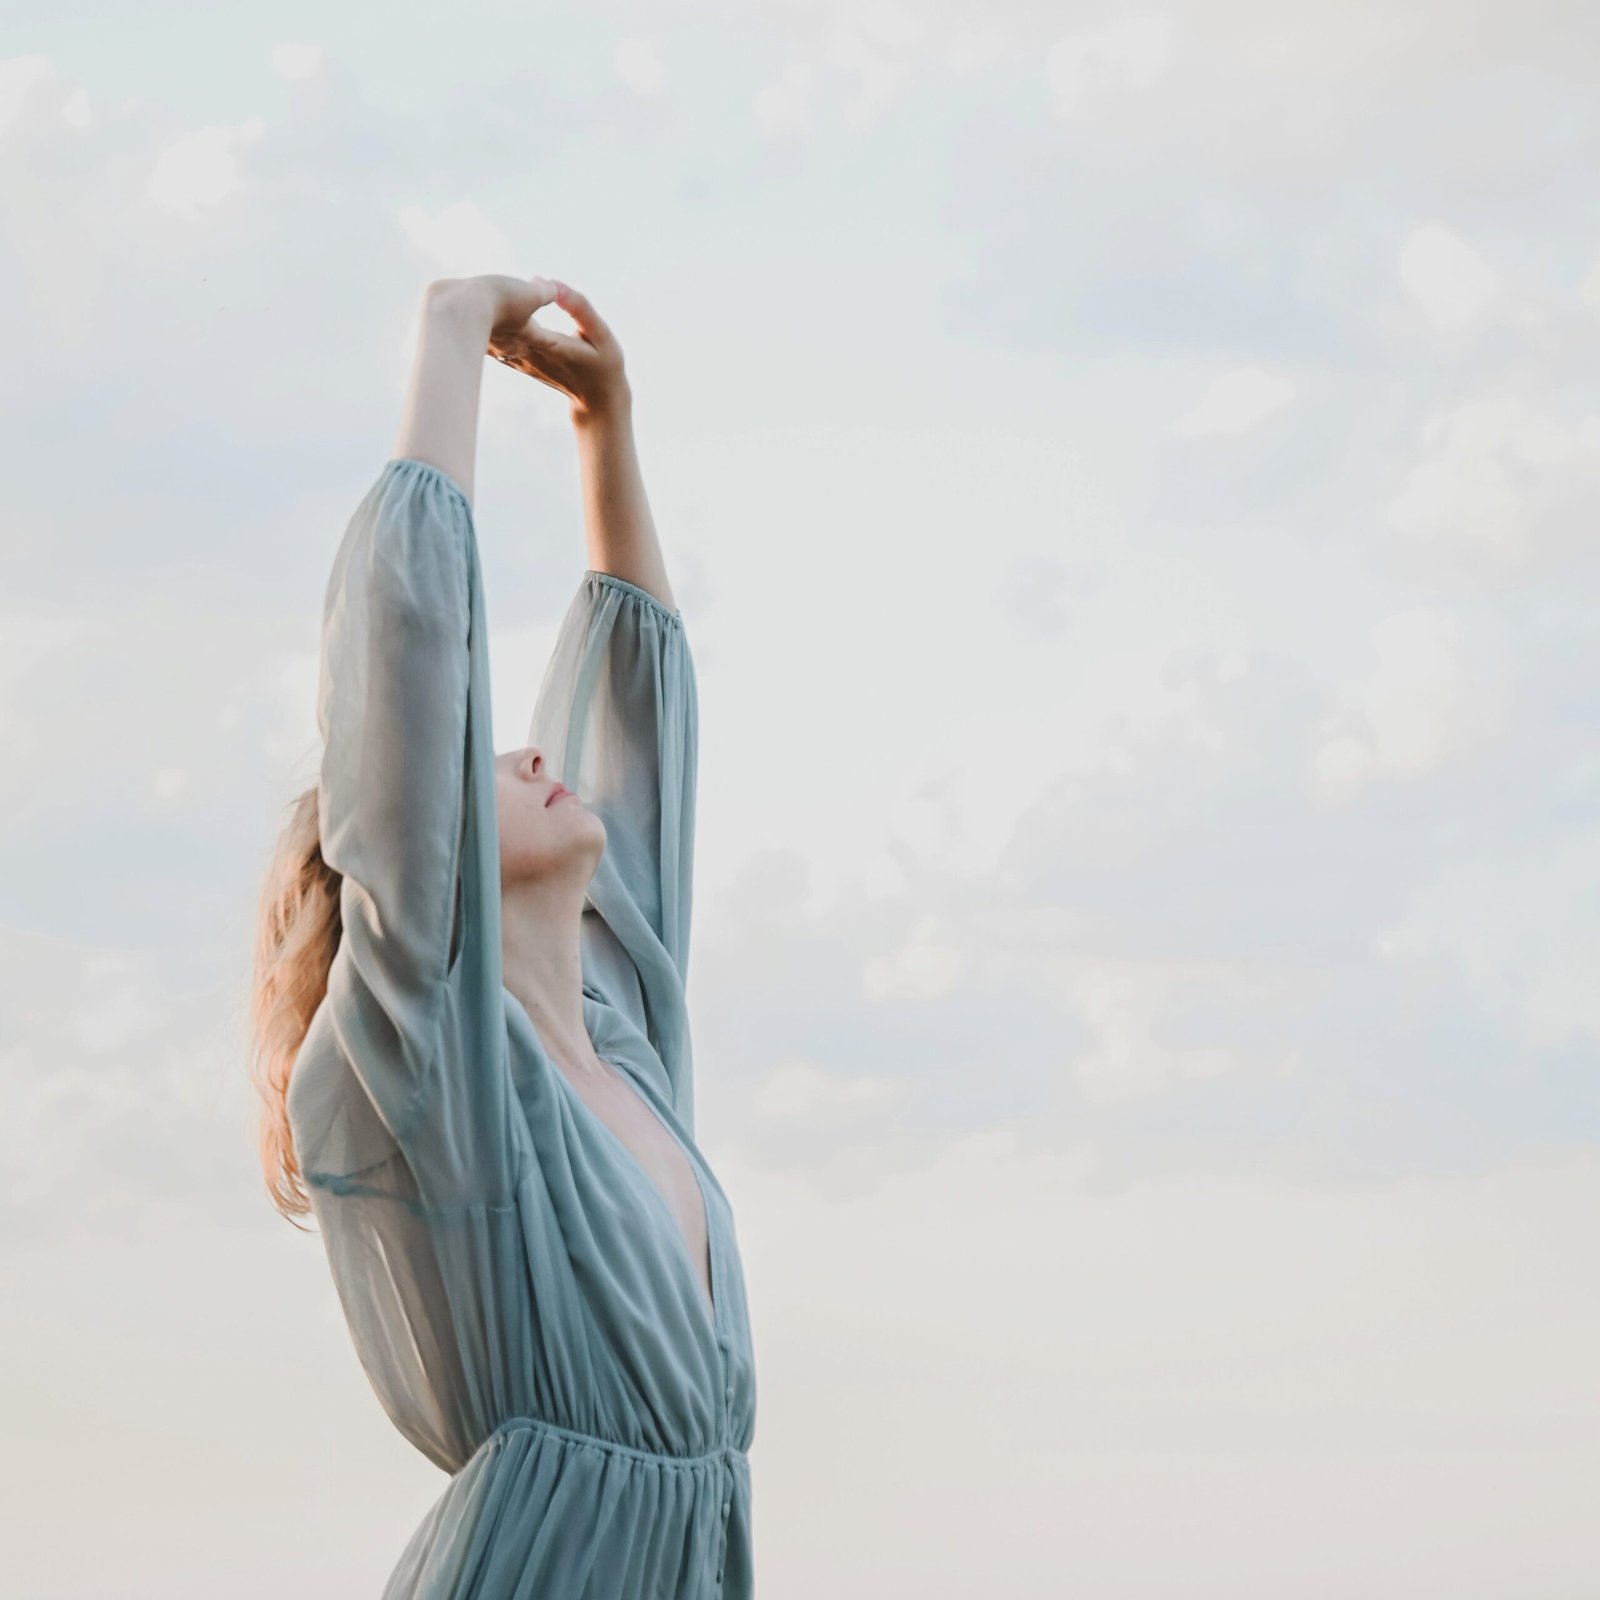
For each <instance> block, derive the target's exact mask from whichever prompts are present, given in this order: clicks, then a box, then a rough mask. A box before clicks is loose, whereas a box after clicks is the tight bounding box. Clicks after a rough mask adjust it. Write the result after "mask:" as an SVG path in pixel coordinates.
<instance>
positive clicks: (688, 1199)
mask: <svg viewBox="0 0 1600 1600" xmlns="http://www.w3.org/2000/svg"><path fill="white" fill-rule="evenodd" d="M557 1070H558V1071H562V1074H563V1076H564V1077H565V1078H566V1080H567V1082H568V1083H570V1084H571V1085H572V1088H573V1091H574V1093H576V1094H577V1096H578V1097H579V1099H581V1100H582V1101H583V1103H584V1105H585V1106H586V1107H587V1108H588V1109H589V1110H590V1111H591V1112H592V1113H593V1114H594V1116H595V1117H596V1118H597V1119H598V1120H599V1121H600V1122H601V1123H603V1124H604V1125H605V1127H606V1128H607V1129H608V1130H609V1131H610V1133H611V1134H612V1135H613V1137H614V1138H615V1139H616V1140H617V1142H618V1143H619V1144H620V1145H622V1147H623V1148H624V1150H625V1151H626V1152H627V1154H628V1155H629V1156H630V1157H631V1158H632V1160H633V1161H634V1163H635V1164H636V1165H637V1166H638V1167H639V1169H640V1171H641V1172H642V1173H643V1174H644V1176H645V1177H646V1178H647V1179H648V1180H649V1181H650V1183H652V1184H653V1185H654V1186H655V1188H656V1191H657V1193H658V1194H660V1196H661V1198H662V1200H663V1201H664V1202H665V1203H666V1206H667V1209H668V1211H670V1212H671V1213H672V1216H673V1219H674V1221H675V1222H676V1223H677V1226H678V1232H679V1233H680V1234H681V1235H682V1237H683V1241H684V1245H685V1247H686V1248H687V1250H688V1252H689V1260H690V1262H691V1264H692V1265H693V1267H694V1269H695V1273H696V1276H697V1277H698V1278H699V1281H700V1290H701V1293H702V1294H704V1295H705V1297H706V1303H707V1305H708V1306H710V1305H711V1303H712V1298H711V1296H712V1285H711V1264H710V1239H709V1230H708V1226H707V1219H706V1208H705V1197H704V1195H703V1194H702V1193H701V1190H700V1181H699V1178H698V1177H697V1176H696V1174H695V1169H694V1165H693V1163H692V1161H691V1159H690V1157H689V1154H688V1152H687V1151H686V1150H685V1149H684V1148H683V1146H682V1145H681V1144H680V1143H679V1141H678V1139H677V1137H676V1136H675V1135H674V1134H673V1132H672V1130H671V1129H670V1128H669V1127H668V1126H667V1125H666V1123H665V1122H663V1121H662V1120H661V1118H660V1117H659V1116H657V1115H656V1113H655V1111H654V1110H652V1109H651V1107H650V1105H649V1104H648V1103H647V1102H646V1100H645V1099H644V1097H643V1096H642V1095H641V1094H640V1093H639V1091H638V1090H637V1089H635V1088H634V1086H633V1085H632V1084H631V1083H629V1082H628V1081H627V1079H626V1078H625V1077H624V1076H623V1075H622V1074H621V1073H620V1072H619V1071H618V1070H617V1069H616V1068H615V1067H613V1066H611V1065H610V1064H609V1063H608V1064H607V1066H606V1070H605V1073H604V1074H603V1075H602V1074H598V1073H593V1072H566V1071H564V1070H563V1069H561V1068H557Z"/></svg>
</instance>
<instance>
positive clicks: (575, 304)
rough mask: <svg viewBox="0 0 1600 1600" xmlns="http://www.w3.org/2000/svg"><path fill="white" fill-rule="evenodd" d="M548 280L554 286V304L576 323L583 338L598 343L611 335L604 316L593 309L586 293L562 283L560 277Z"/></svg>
mask: <svg viewBox="0 0 1600 1600" xmlns="http://www.w3.org/2000/svg"><path fill="white" fill-rule="evenodd" d="M550 281H551V282H552V283H553V284H554V285H555V287H556V304H557V305H558V306H560V307H561V309H562V310H563V311H565V312H566V314H567V315H568V316H569V317H571V318H572V320H573V321H574V322H575V323H577V325H578V329H579V331H580V332H581V333H582V334H583V335H584V337H585V338H587V339H589V340H590V341H591V342H594V343H598V342H600V341H601V340H605V339H609V338H610V337H611V329H610V327H609V326H607V324H606V320H605V318H604V317H602V316H601V315H600V313H599V312H598V311H596V310H595V308H594V306H593V305H592V304H591V303H590V301H589V299H588V297H587V296H586V295H582V294H580V293H579V292H578V291H577V290H576V289H574V288H573V287H572V285H571V284H570V283H563V282H562V281H561V279H560V278H552V279H551V280H550Z"/></svg>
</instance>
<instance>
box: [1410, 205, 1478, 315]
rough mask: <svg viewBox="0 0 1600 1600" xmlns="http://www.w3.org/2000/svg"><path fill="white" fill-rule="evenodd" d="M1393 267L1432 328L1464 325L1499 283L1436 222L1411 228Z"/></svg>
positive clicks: (1473, 253) (1475, 255) (1463, 243)
mask: <svg viewBox="0 0 1600 1600" xmlns="http://www.w3.org/2000/svg"><path fill="white" fill-rule="evenodd" d="M1397 268H1398V271H1399V274H1400V281H1401V283H1403V284H1404V285H1405V287H1406V289H1407V291H1408V292H1409V293H1410V295H1411V297H1412V298H1413V299H1414V300H1415V301H1416V302H1417V304H1418V306H1419V307H1421V309H1422V312H1423V314H1424V315H1425V316H1426V317H1427V318H1428V320H1429V321H1430V322H1432V323H1433V324H1434V326H1435V327H1438V328H1444V329H1450V330H1453V329H1456V328H1461V327H1464V326H1466V324H1467V323H1469V322H1472V321H1473V320H1474V319H1475V318H1477V317H1478V316H1480V315H1481V314H1482V312H1483V310H1484V308H1485V307H1486V306H1487V305H1488V304H1489V303H1490V301H1491V300H1493V299H1494V297H1495V295H1496V293H1497V292H1498V291H1499V288H1500V277H1499V274H1498V273H1496V272H1495V271H1494V269H1493V268H1492V267H1490V265H1489V264H1488V263H1487V262H1486V261H1485V260H1484V259H1483V257H1482V256H1481V255H1480V254H1479V253H1478V252H1477V251H1476V250H1474V249H1473V248H1472V246H1471V245H1469V244H1468V243H1467V242H1466V240H1464V239H1463V238H1461V237H1460V235H1459V234H1456V233H1454V232H1452V231H1451V230H1450V229H1449V228H1446V227H1444V226H1443V225H1441V224H1439V223H1425V224H1422V225H1421V226H1418V227H1415V228H1413V229H1412V230H1411V232H1410V233H1409V234H1408V235H1407V237H1406V241H1405V243H1404V244H1403V245H1402V246H1401V248H1400V258H1399V261H1398V263H1397Z"/></svg>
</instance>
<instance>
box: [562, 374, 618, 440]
mask: <svg viewBox="0 0 1600 1600" xmlns="http://www.w3.org/2000/svg"><path fill="white" fill-rule="evenodd" d="M567 412H568V415H569V416H570V417H571V418H572V425H573V427H574V428H580V429H583V428H589V429H593V428H618V427H626V426H627V425H628V424H629V423H630V422H631V421H632V420H633V391H632V390H631V389H630V388H629V387H628V385H627V383H626V381H623V382H619V383H614V384H612V385H610V386H609V387H608V388H607V389H606V390H605V391H604V392H603V393H601V394H598V395H595V396H592V397H591V398H589V399H586V400H574V401H573V402H572V403H571V405H570V406H568V408H567Z"/></svg>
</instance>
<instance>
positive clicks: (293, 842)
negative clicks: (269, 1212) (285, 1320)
mask: <svg viewBox="0 0 1600 1600" xmlns="http://www.w3.org/2000/svg"><path fill="white" fill-rule="evenodd" d="M287 810H288V818H287V820H286V821H285V823H284V825H283V828H282V830H281V831H280V833H279V835H278V839H277V842H276V844H275V845H274V847H273V850H272V854H271V857H270V859H269V861H268V865H267V872H266V878H265V881H264V883H263V884H262V887H261V899H260V904H259V907H258V910H257V914H256V939H255V964H254V974H253V978H252V982H251V986H250V1046H251V1047H250V1075H251V1078H252V1079H253V1081H254V1083H255V1086H256V1091H257V1093H258V1094H259V1095H260V1097H261V1113H260V1121H259V1123H258V1127H257V1142H258V1146H259V1151H260V1157H261V1172H262V1177H263V1178H264V1179H265V1181H266V1186H267V1196H268V1198H269V1199H270V1200H271V1202H272V1204H273V1206H274V1207H275V1208H276V1209H277V1210H278V1211H280V1212H282V1213H283V1215H284V1216H285V1217H287V1218H288V1219H289V1220H290V1221H291V1222H293V1221H294V1219H295V1218H296V1217H301V1216H304V1215H305V1214H306V1213H307V1212H308V1211H310V1209H311V1199H310V1196H309V1194H308V1193H307V1191H306V1187H305V1183H304V1181H303V1179H302V1177H301V1172H300V1165H299V1162H298V1160H297V1159H296V1157H295V1149H294V1138H293V1135H292V1134H291V1132H290V1128H289V1110H288V1095H289V1076H290V1074H291V1073H292V1072H293V1070H294V1063H295V1057H296V1056H297V1055H298V1054H299V1051H300V1046H301V1045H302V1044H303V1043H304V1042H305V1037H306V1031H307V1029H309V1028H310V1026H311V1019H312V1017H313V1016H314V1015H315V1014H316V1010H317V1007H318V1006H319V1005H320V1004H321V1003H322V997H323V996H324V995H325V994H326V993H327V992H328V971H329V969H330V968H331V967H332V965H333V957H334V952H335V951H336V950H338V948H339V938H340V934H341V932H342V927H343V924H342V922H341V919H340V915H339V886H340V883H341V881H342V875H341V874H340V873H338V872H336V871H334V869H333V868H332V867H330V866H329V865H328V864H327V862H326V861H324V860H323V859H322V836H321V833H320V831H319V829H318V823H317V786H316V784H312V785H311V786H310V787H309V788H306V789H303V790H302V791H301V792H300V793H299V794H297V795H296V796H295V797H294V799H293V800H291V801H290V802H289V804H288V807H287Z"/></svg>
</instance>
